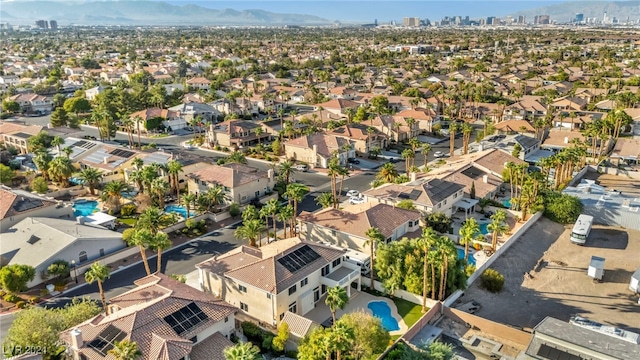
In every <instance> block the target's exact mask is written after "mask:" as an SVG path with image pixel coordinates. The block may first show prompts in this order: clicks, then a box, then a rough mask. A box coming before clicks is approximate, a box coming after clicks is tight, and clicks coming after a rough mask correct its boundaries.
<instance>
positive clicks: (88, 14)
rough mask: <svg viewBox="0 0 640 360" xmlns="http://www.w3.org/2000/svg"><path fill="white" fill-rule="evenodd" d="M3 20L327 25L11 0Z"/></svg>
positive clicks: (261, 14) (268, 16) (181, 9)
mask: <svg viewBox="0 0 640 360" xmlns="http://www.w3.org/2000/svg"><path fill="white" fill-rule="evenodd" d="M2 19H11V23H24V24H33V23H34V22H35V21H36V20H39V19H43V20H52V19H55V20H57V21H58V24H60V25H67V24H78V25H258V26H261V25H262V26H268V25H327V24H330V23H332V22H331V21H330V20H326V19H323V18H320V17H318V16H313V15H301V14H281V13H275V12H269V11H264V10H243V11H237V10H233V9H222V10H218V9H210V8H205V7H201V6H198V5H193V4H188V5H171V4H169V3H166V2H160V1H131V0H124V1H95V2H59V1H56V2H54V1H9V2H2V14H1V18H0V21H2Z"/></svg>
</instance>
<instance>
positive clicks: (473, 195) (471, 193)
mask: <svg viewBox="0 0 640 360" xmlns="http://www.w3.org/2000/svg"><path fill="white" fill-rule="evenodd" d="M469 197H470V198H471V199H475V198H476V182H475V181H472V182H471V190H469Z"/></svg>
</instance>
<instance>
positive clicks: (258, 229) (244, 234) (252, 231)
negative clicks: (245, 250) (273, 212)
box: [233, 219, 265, 247]
mask: <svg viewBox="0 0 640 360" xmlns="http://www.w3.org/2000/svg"><path fill="white" fill-rule="evenodd" d="M264 228H265V226H264V223H263V222H262V220H260V219H251V220H247V221H245V222H244V223H243V225H242V226H240V227H238V228H237V229H236V231H235V232H234V233H233V235H234V236H235V237H237V238H239V239H242V240H248V241H249V245H251V246H253V247H257V241H258V240H259V239H260V234H261V233H262V231H263V230H264Z"/></svg>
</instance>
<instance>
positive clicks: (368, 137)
mask: <svg viewBox="0 0 640 360" xmlns="http://www.w3.org/2000/svg"><path fill="white" fill-rule="evenodd" d="M327 133H328V134H331V135H335V136H338V137H341V138H343V139H346V140H350V141H352V142H353V146H354V148H355V149H356V152H358V154H359V155H360V156H367V155H368V154H369V153H370V152H371V150H372V149H375V148H378V149H384V148H386V147H387V143H388V140H389V137H388V136H387V135H386V134H383V133H382V132H381V131H380V130H378V129H376V128H374V127H372V126H367V125H366V124H351V125H343V126H341V127H339V128H337V129H333V130H331V131H328V132H327Z"/></svg>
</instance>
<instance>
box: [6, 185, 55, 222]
mask: <svg viewBox="0 0 640 360" xmlns="http://www.w3.org/2000/svg"><path fill="white" fill-rule="evenodd" d="M55 204H57V202H56V201H54V200H49V199H46V198H44V197H42V196H38V195H34V194H31V193H29V192H26V191H24V190H18V189H11V188H8V187H6V186H3V185H0V219H4V218H7V217H10V216H13V215H17V214H24V213H26V212H28V211H31V210H35V209H40V208H43V207H48V206H53V205H55Z"/></svg>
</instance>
